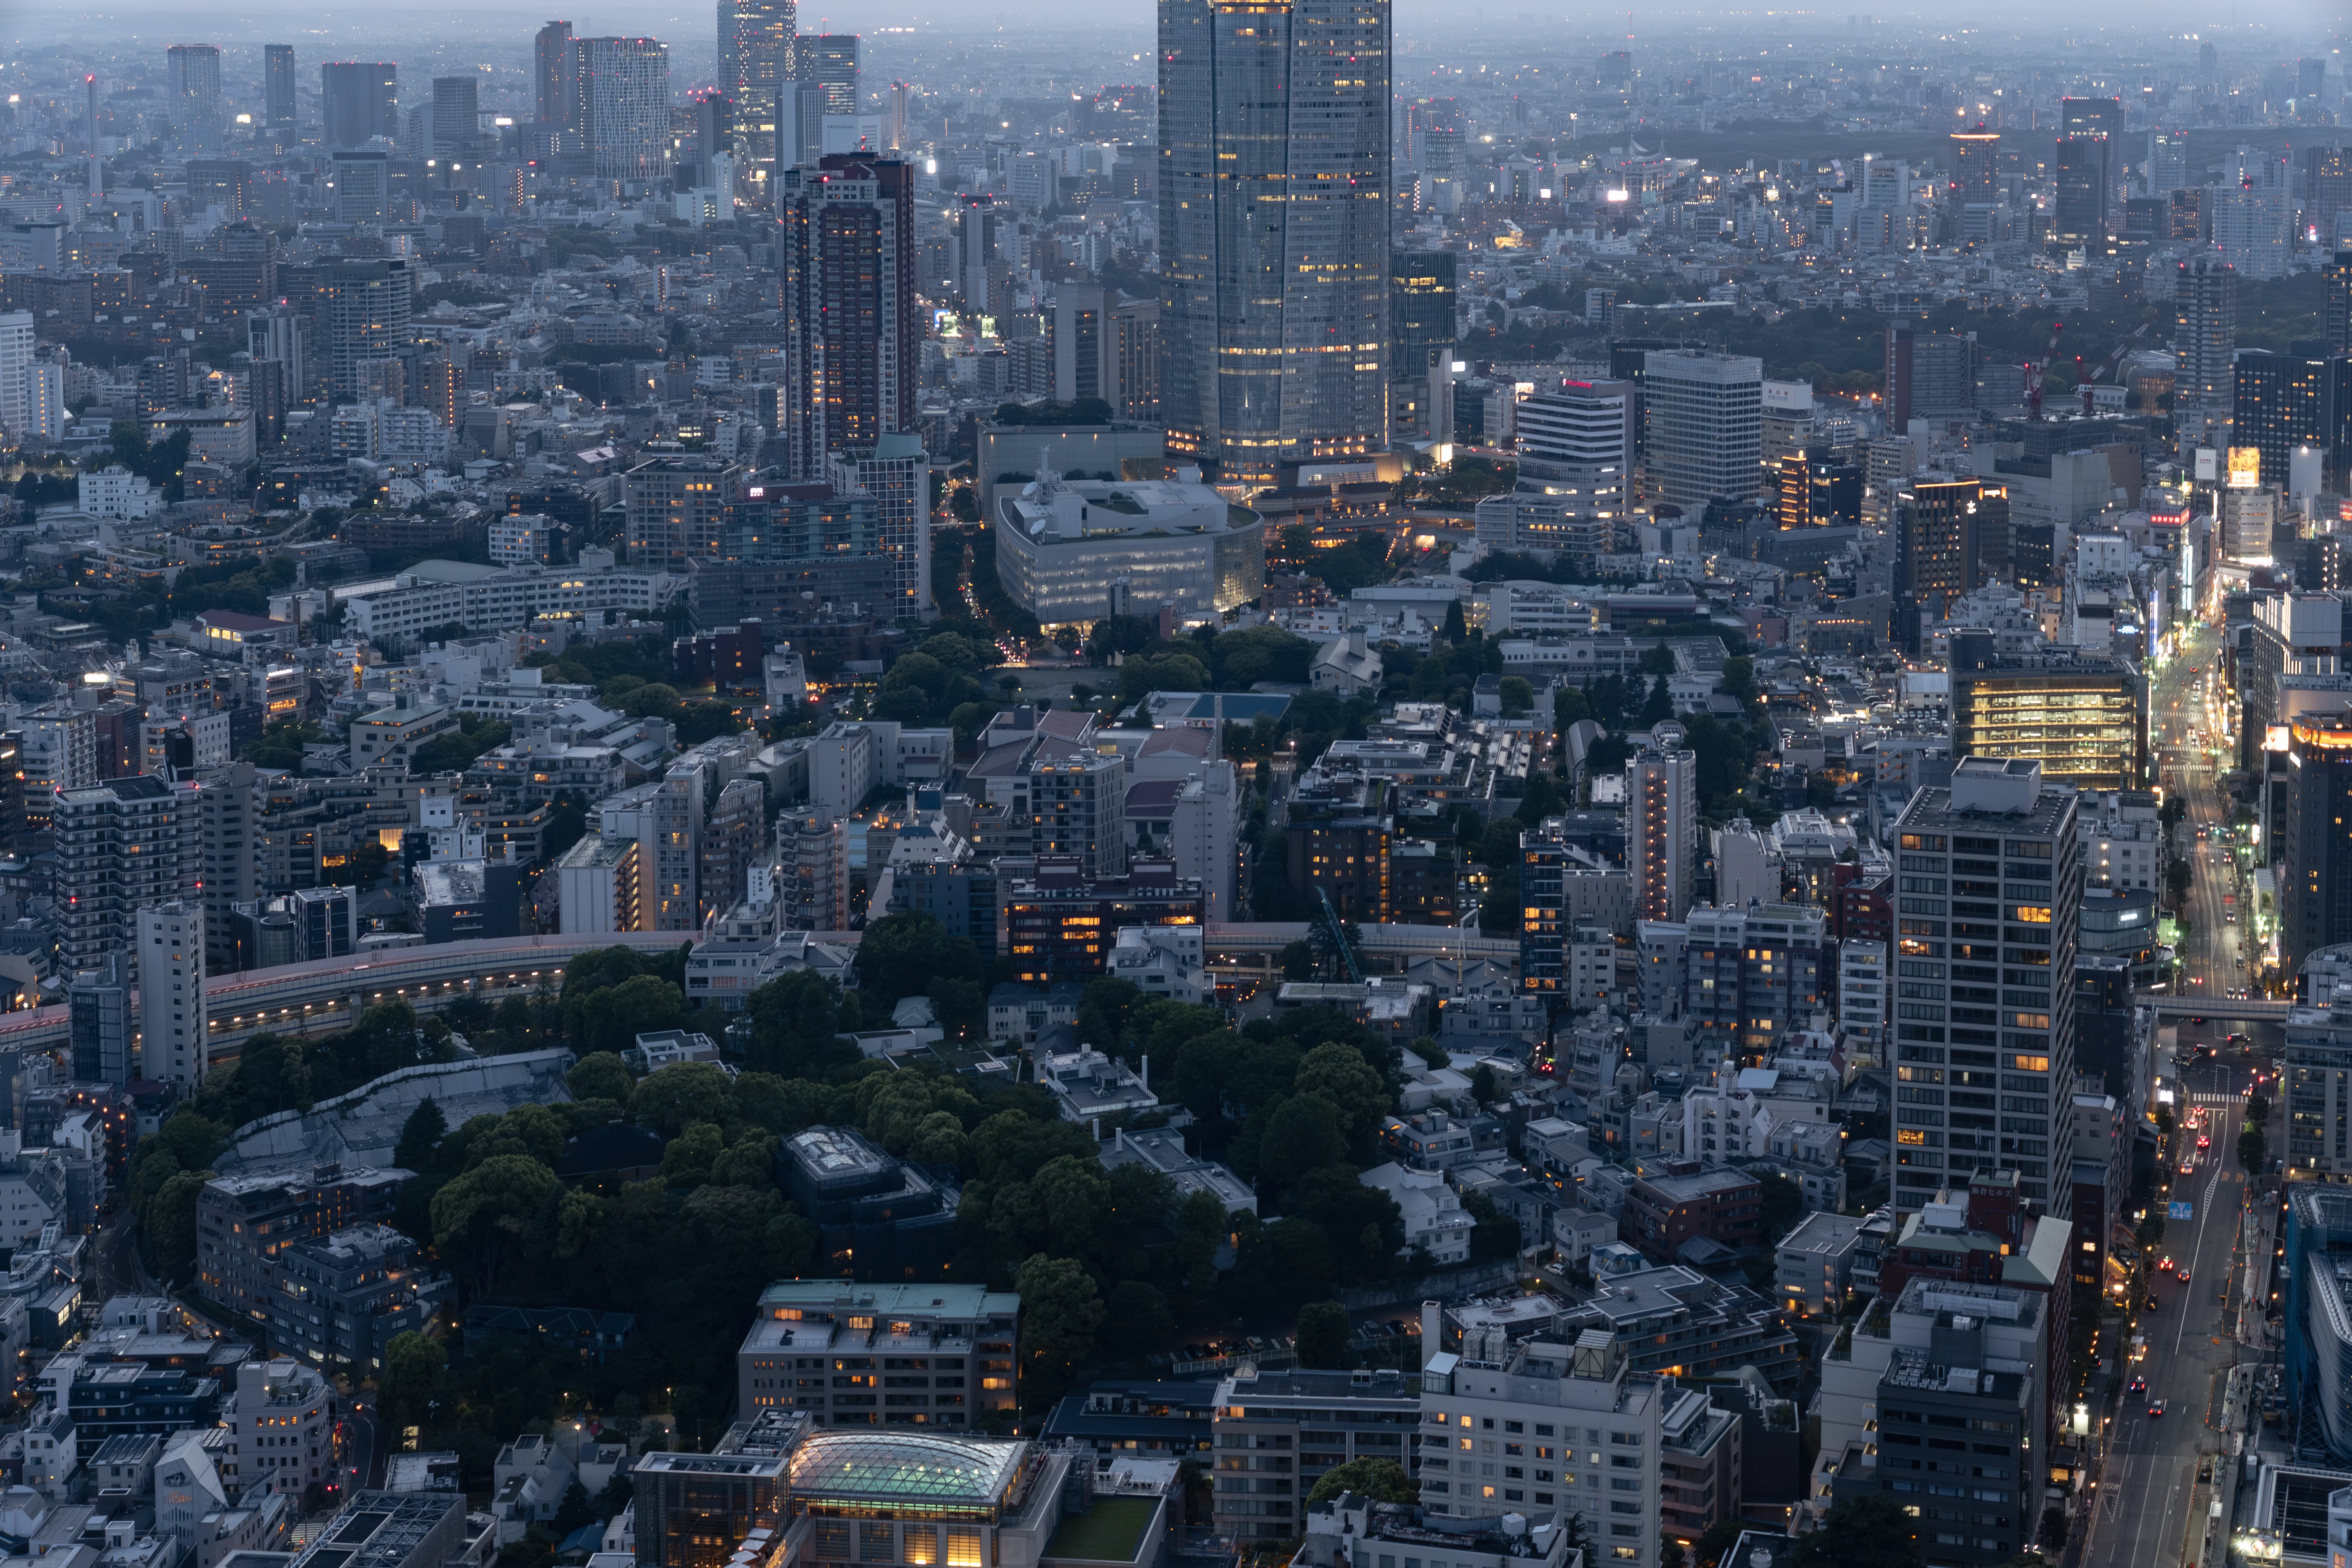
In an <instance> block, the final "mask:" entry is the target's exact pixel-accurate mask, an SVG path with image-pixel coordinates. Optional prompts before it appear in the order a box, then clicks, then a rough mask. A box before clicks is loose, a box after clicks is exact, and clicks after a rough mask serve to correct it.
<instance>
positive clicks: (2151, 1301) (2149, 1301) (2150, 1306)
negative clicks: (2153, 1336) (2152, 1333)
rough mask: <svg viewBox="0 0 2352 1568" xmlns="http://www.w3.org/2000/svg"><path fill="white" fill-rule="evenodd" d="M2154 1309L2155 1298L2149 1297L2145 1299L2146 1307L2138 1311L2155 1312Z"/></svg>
mask: <svg viewBox="0 0 2352 1568" xmlns="http://www.w3.org/2000/svg"><path fill="white" fill-rule="evenodd" d="M2156 1307H2157V1301H2156V1298H2155V1297H2153V1296H2150V1297H2149V1298H2148V1299H2147V1306H2145V1307H2143V1308H2142V1309H2140V1310H2142V1311H2147V1312H2153V1311H2155V1310H2156Z"/></svg>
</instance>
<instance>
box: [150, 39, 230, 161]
mask: <svg viewBox="0 0 2352 1568" xmlns="http://www.w3.org/2000/svg"><path fill="white" fill-rule="evenodd" d="M163 91H164V94H165V96H166V98H167V100H168V104H167V108H168V110H169V112H170V114H171V116H172V129H173V131H174V132H177V133H178V134H179V137H180V140H181V142H183V143H184V145H185V146H187V147H188V148H190V149H192V150H196V151H203V152H211V151H214V150H215V149H216V148H218V147H219V145H220V139H221V130H222V119H221V84H220V47H219V46H218V45H215V44H173V46H172V47H170V48H168V49H166V50H164V51H163Z"/></svg>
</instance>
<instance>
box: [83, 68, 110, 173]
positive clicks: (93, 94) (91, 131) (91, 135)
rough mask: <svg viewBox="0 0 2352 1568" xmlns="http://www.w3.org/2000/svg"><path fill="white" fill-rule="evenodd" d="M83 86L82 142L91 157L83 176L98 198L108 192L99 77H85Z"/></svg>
mask: <svg viewBox="0 0 2352 1568" xmlns="http://www.w3.org/2000/svg"><path fill="white" fill-rule="evenodd" d="M81 85H82V96H83V100H84V101H83V108H82V140H83V141H84V142H86V143H87V145H88V149H89V174H86V175H85V176H83V186H84V188H85V189H87V190H88V191H89V194H90V195H92V196H93V197H96V196H100V195H104V194H105V192H106V150H105V145H104V143H103V142H100V140H99V134H98V78H97V76H96V75H95V74H94V73H93V74H91V75H89V76H85V77H83V78H82V80H81Z"/></svg>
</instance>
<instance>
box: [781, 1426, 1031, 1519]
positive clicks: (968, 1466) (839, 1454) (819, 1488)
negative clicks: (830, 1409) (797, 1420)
mask: <svg viewBox="0 0 2352 1568" xmlns="http://www.w3.org/2000/svg"><path fill="white" fill-rule="evenodd" d="M1030 1453H1031V1447H1030V1445H1029V1444H1027V1443H1025V1442H1023V1441H1021V1440H1019V1439H1017V1438H1001V1437H951V1436H944V1435H941V1434H938V1433H928V1432H927V1433H912V1432H905V1433H891V1434H888V1435H887V1436H883V1435H872V1434H866V1433H856V1432H817V1433H813V1434H811V1436H809V1437H808V1439H807V1440H806V1441H804V1442H803V1443H802V1444H801V1446H800V1447H799V1449H798V1450H797V1451H796V1452H794V1454H793V1458H792V1488H793V1497H794V1499H795V1500H800V1501H805V1502H810V1503H815V1504H819V1505H822V1504H824V1503H828V1502H831V1503H856V1502H870V1503H882V1504H916V1505H926V1504H927V1505H930V1506H933V1507H948V1508H967V1509H981V1508H986V1509H993V1508H999V1507H1003V1506H1004V1505H1006V1504H1008V1503H1010V1502H1012V1501H1013V1491H1014V1488H1015V1485H1016V1483H1017V1482H1018V1481H1019V1480H1020V1479H1021V1476H1022V1473H1023V1469H1024V1463H1025V1461H1026V1460H1027V1459H1028V1458H1029V1456H1030Z"/></svg>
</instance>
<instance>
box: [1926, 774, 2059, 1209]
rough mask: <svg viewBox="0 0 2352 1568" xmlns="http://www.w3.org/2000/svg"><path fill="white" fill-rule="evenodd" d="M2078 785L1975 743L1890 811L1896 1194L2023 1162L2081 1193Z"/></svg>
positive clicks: (2036, 1179) (2024, 1175)
mask: <svg viewBox="0 0 2352 1568" xmlns="http://www.w3.org/2000/svg"><path fill="white" fill-rule="evenodd" d="M2075 800H2076V796H2075V795H2074V792H2073V791H2071V790H2063V789H2053V788H2045V787H2043V784H2042V767H2041V764H2040V763H2032V762H2006V763H2003V762H1995V761H1993V760H1991V759H1990V758H1984V757H1968V758H1965V759H1963V760H1962V761H1961V762H1959V763H1957V764H1956V765H1955V766H1954V767H1953V770H1952V782H1951V784H1950V785H1949V786H1948V787H1947V788H1943V789H1923V790H1921V791H1920V792H1919V793H1918V794H1917V795H1914V796H1912V798H1911V804H1910V805H1908V806H1906V808H1905V809H1904V813H1903V816H1902V818H1901V819H1900V821H1899V823H1898V824H1897V826H1896V836H1897V843H1898V849H1897V861H1896V868H1897V873H1898V882H1897V887H1898V889H1899V890H1898V897H1899V899H1900V902H1899V903H1898V905H1897V925H1896V931H1897V933H1898V934H1897V939H1896V942H1895V1062H1896V1067H1895V1080H1896V1081H1895V1114H1894V1118H1893V1121H1894V1127H1895V1167H1896V1168H1895V1184H1894V1185H1895V1207H1896V1209H1897V1210H1898V1211H1899V1212H1902V1213H1908V1212H1910V1211H1912V1210H1914V1209H1916V1208H1918V1207H1919V1206H1920V1205H1922V1204H1924V1203H1925V1202H1927V1199H1928V1198H1930V1197H1931V1196H1933V1194H1934V1191H1935V1189H1937V1187H1939V1186H1942V1185H1944V1184H1946V1183H1948V1181H1950V1180H1951V1179H1952V1178H1953V1176H1954V1175H1955V1174H1958V1173H1968V1172H1972V1171H1977V1170H1986V1169H1995V1168H2005V1169H2013V1170H2015V1171H2016V1172H2017V1173H2019V1175H2020V1177H2021V1183H2022V1184H2021V1188H2020V1191H2021V1194H2022V1195H2023V1196H2024V1197H2026V1198H2029V1199H2031V1200H2032V1201H2033V1202H2035V1203H2036V1204H2039V1205H2042V1206H2043V1207H2044V1208H2045V1210H2046V1211H2047V1212H2049V1213H2051V1214H2053V1215H2058V1216H2059V1217H2060V1218H2063V1217H2065V1215H2066V1213H2067V1206H2068V1205H2070V1204H2071V1202H2072V1192H2073V1184H2072V1180H2071V1175H2070V1173H2071V1171H2072V1168H2073V1159H2074V1155H2073V1139H2074V1134H2073V1125H2074V1121H2073V1108H2072V1103H2071V1101H2072V1096H2073V1093H2074V952H2075V945H2076V931H2077V929H2078V926H2079V923H2080V919H2081V910H2082V896H2083V892H2082V890H2083V870H2082V863H2081V857H2080V855H2079V854H2078V853H2077V849H2076V846H2075Z"/></svg>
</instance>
